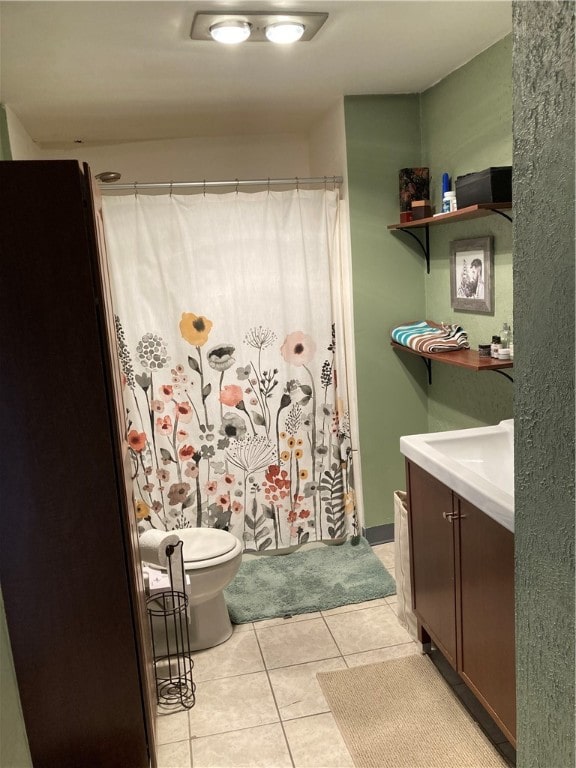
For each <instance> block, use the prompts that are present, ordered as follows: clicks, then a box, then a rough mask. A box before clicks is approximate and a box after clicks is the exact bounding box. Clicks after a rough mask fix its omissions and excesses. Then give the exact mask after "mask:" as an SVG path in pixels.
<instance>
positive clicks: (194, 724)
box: [190, 672, 279, 739]
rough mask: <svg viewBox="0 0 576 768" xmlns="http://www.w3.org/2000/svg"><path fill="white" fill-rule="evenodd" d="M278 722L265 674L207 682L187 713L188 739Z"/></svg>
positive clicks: (255, 673)
mask: <svg viewBox="0 0 576 768" xmlns="http://www.w3.org/2000/svg"><path fill="white" fill-rule="evenodd" d="M278 719H279V718H278V710H277V709H276V705H275V703H274V698H273V696H272V691H271V690H270V683H269V682H268V675H267V674H266V672H253V673H252V674H249V675H239V676H237V677H223V678H220V679H219V680H207V681H205V682H204V683H202V685H201V687H200V688H199V690H198V692H197V695H196V706H195V707H194V708H193V709H191V710H190V736H191V737H192V738H193V739H194V738H196V737H198V736H211V735H213V734H216V733H225V732H227V731H236V730H239V729H241V728H252V727H254V726H257V725H265V724H267V723H275V722H278Z"/></svg>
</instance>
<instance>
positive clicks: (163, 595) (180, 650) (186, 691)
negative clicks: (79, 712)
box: [146, 541, 196, 709]
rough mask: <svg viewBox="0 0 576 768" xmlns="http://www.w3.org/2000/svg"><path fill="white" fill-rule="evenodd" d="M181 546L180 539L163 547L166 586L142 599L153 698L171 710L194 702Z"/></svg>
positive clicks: (194, 690) (191, 704) (192, 704)
mask: <svg viewBox="0 0 576 768" xmlns="http://www.w3.org/2000/svg"><path fill="white" fill-rule="evenodd" d="M182 547H183V542H182V541H179V542H178V543H176V544H168V545H167V546H166V556H167V561H168V565H167V570H168V577H169V581H170V587H169V588H168V589H165V590H162V591H159V592H155V593H154V594H153V595H151V596H150V597H149V598H148V599H147V600H146V611H147V613H148V619H149V623H150V634H151V637H152V656H153V664H154V676H155V679H156V698H157V702H158V704H159V705H164V706H167V707H169V708H171V709H172V708H174V709H176V708H178V709H180V708H183V709H191V708H192V707H193V706H194V704H195V702H196V684H195V683H194V679H193V676H192V669H193V667H194V662H193V661H192V652H191V650H190V633H189V629H188V596H187V594H186V586H185V585H186V573H185V570H184V558H183V556H182Z"/></svg>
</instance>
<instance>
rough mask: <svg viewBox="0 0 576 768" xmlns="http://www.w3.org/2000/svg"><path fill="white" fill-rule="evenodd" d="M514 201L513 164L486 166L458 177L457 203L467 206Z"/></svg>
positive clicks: (461, 206)
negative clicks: (483, 169)
mask: <svg viewBox="0 0 576 768" xmlns="http://www.w3.org/2000/svg"><path fill="white" fill-rule="evenodd" d="M510 202H512V166H511V165H503V166H499V167H495V168H486V170H485V171H478V172H477V173H467V174H466V175H465V176H458V178H457V179H456V205H457V206H458V208H467V207H468V206H469V205H479V204H480V203H510Z"/></svg>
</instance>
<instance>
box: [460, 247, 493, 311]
mask: <svg viewBox="0 0 576 768" xmlns="http://www.w3.org/2000/svg"><path fill="white" fill-rule="evenodd" d="M450 305H451V307H452V309H455V310H460V311H464V312H476V313H479V314H492V313H493V311H494V247H493V238H492V237H474V238H470V239H468V240H453V241H452V242H451V243H450Z"/></svg>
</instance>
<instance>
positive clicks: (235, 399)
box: [220, 384, 244, 408]
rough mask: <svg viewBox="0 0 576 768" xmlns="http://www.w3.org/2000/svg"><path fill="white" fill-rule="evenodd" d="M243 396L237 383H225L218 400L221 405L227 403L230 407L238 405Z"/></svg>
mask: <svg viewBox="0 0 576 768" xmlns="http://www.w3.org/2000/svg"><path fill="white" fill-rule="evenodd" d="M243 397H244V393H243V392H242V389H241V387H239V386H238V385H237V384H227V385H226V386H225V387H224V389H221V390H220V402H221V403H222V404H223V405H229V406H230V407H231V408H234V406H236V405H238V403H239V402H240V401H241V400H242V399H243Z"/></svg>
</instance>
